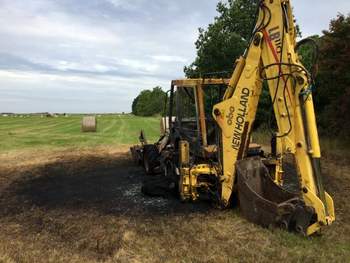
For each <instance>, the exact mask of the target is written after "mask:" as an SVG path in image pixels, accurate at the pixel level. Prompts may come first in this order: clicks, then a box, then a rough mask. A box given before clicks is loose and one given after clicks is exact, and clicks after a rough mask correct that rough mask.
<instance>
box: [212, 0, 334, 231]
mask: <svg viewBox="0 0 350 263" xmlns="http://www.w3.org/2000/svg"><path fill="white" fill-rule="evenodd" d="M290 2H291V1H289V0H274V1H260V3H259V16H258V19H257V23H256V26H255V29H254V32H253V36H252V40H251V42H250V45H249V47H248V49H247V51H246V52H245V55H244V56H243V57H241V58H240V59H239V60H238V61H237V65H236V68H235V71H234V73H233V76H232V78H231V81H230V86H229V88H228V89H227V91H226V93H225V96H224V99H223V101H222V102H221V103H219V104H217V105H215V106H214V109H213V117H214V118H215V120H216V122H217V124H218V125H219V126H220V128H221V130H222V153H223V154H222V155H223V174H222V191H221V199H222V203H223V205H224V206H226V205H228V204H229V201H230V199H231V195H232V193H233V192H234V191H235V190H238V192H240V191H241V189H239V187H241V185H240V184H235V182H237V178H236V175H238V174H242V172H244V171H247V170H249V169H252V168H251V167H250V166H251V165H247V164H243V167H245V169H243V171H241V173H237V171H236V168H237V167H238V164H239V163H240V162H241V160H243V159H244V158H245V157H246V152H247V149H248V145H249V141H250V133H251V129H252V125H253V123H254V119H255V115H256V111H257V106H258V102H259V97H260V94H261V90H262V86H263V82H264V81H265V82H266V83H267V84H268V87H269V91H270V95H271V99H272V105H273V111H274V114H275V119H276V122H277V127H278V131H277V133H276V135H275V140H276V143H277V149H276V155H277V156H280V157H283V156H284V155H286V154H290V155H292V156H294V159H295V165H296V167H297V169H296V170H297V175H298V179H299V182H300V189H299V190H300V193H299V195H296V196H294V197H293V198H298V197H300V201H302V202H303V207H304V208H305V209H304V210H305V211H306V210H307V212H305V213H309V214H312V215H311V216H309V222H307V223H304V224H307V228H306V229H305V231H304V232H305V234H307V235H310V234H312V233H314V232H315V231H318V230H319V229H320V227H321V226H323V225H328V224H330V223H331V222H332V221H334V206H333V201H332V198H331V197H330V196H329V194H328V193H327V192H325V190H324V188H323V184H322V177H321V172H320V171H321V170H320V158H321V154H320V146H319V139H318V134H317V126H316V119H315V112H314V106H313V99H312V94H311V86H312V85H313V82H312V81H313V80H312V76H311V74H310V73H308V71H307V70H306V69H305V67H304V66H303V65H302V64H301V62H300V60H299V56H298V54H297V53H296V27H295V25H294V19H293V15H292V7H291V3H290ZM248 166H249V167H250V168H248ZM257 166H259V165H257ZM256 169H260V168H259V167H256ZM241 170H242V169H241ZM260 170H261V169H260ZM263 172H264V171H263ZM252 173H253V172H252ZM281 173H283V171H282V167H281V165H277V166H276V174H277V175H278V174H281ZM247 176H248V177H249V174H248V175H246V177H247ZM242 177H244V176H243V175H242ZM245 179H246V180H245V182H249V179H248V178H245ZM239 181H240V180H238V182H239ZM276 182H277V183H279V184H281V186H282V179H281V178H279V179H276ZM253 183H257V181H255V182H253ZM259 183H262V182H259ZM248 186H249V185H248ZM235 187H237V188H238V189H235ZM251 191H252V193H254V192H255V191H253V190H252V189H251ZM260 192H262V191H260ZM255 194H256V192H255ZM275 196H276V195H275ZM263 199H264V197H261V200H263ZM272 199H273V196H272ZM287 200H288V198H287ZM270 201H271V200H270ZM285 201H286V200H284V202H285ZM247 205H249V204H246V206H247ZM252 209H253V207H251V208H250V209H246V210H247V211H248V210H249V211H251V210H252ZM316 217H317V218H316ZM304 228H305V227H304ZM299 230H300V229H299Z"/></svg>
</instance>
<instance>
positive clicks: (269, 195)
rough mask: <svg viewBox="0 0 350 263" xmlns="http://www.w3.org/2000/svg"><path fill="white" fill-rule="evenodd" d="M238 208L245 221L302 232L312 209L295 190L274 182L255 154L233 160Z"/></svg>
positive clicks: (304, 232)
mask: <svg viewBox="0 0 350 263" xmlns="http://www.w3.org/2000/svg"><path fill="white" fill-rule="evenodd" d="M236 170H237V176H238V189H239V193H238V195H239V202H240V209H241V211H242V214H243V216H244V217H246V218H247V219H248V220H249V221H251V222H253V223H256V224H259V225H261V226H263V227H270V226H273V227H280V228H283V229H285V230H288V231H295V232H298V233H300V234H303V235H306V229H307V228H308V226H310V225H311V222H312V220H313V217H314V212H313V210H312V209H310V207H307V206H306V205H305V203H304V201H303V200H302V199H301V198H300V197H299V196H298V194H296V193H291V192H288V191H286V190H284V189H283V188H281V187H280V186H278V185H277V184H275V183H274V182H273V180H272V178H271V177H270V175H269V172H268V169H267V168H266V167H265V165H264V164H263V162H262V161H261V159H260V158H259V157H253V158H247V159H244V160H242V161H238V162H237V164H236Z"/></svg>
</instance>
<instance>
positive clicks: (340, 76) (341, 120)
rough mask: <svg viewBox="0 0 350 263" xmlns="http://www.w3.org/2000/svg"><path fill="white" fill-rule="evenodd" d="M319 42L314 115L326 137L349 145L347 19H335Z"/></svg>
mask: <svg viewBox="0 0 350 263" xmlns="http://www.w3.org/2000/svg"><path fill="white" fill-rule="evenodd" d="M323 34H324V36H323V37H322V38H321V39H320V63H319V77H318V79H317V83H318V91H317V94H316V95H317V97H316V99H317V111H318V112H319V114H318V115H319V123H320V125H321V127H322V130H323V131H324V132H327V133H328V134H329V135H340V136H342V137H344V138H347V140H348V141H350V138H349V137H350V136H349V130H350V118H349V116H350V99H349V98H350V45H349V43H350V15H348V16H344V15H338V17H337V18H336V19H334V20H332V21H331V23H330V28H329V30H328V31H323Z"/></svg>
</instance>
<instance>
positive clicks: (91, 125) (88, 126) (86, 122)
mask: <svg viewBox="0 0 350 263" xmlns="http://www.w3.org/2000/svg"><path fill="white" fill-rule="evenodd" d="M81 131H82V132H96V131H97V121H96V117H95V116H85V117H83V120H82V122H81Z"/></svg>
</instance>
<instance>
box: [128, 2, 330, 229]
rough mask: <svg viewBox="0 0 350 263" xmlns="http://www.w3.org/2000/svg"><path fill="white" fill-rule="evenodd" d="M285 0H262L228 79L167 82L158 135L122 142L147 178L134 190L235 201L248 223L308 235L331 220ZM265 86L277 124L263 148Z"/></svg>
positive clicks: (306, 78)
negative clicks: (257, 123) (260, 123)
mask: <svg viewBox="0 0 350 263" xmlns="http://www.w3.org/2000/svg"><path fill="white" fill-rule="evenodd" d="M290 2H291V1H289V0H262V1H260V2H259V10H258V17H257V22H256V26H255V28H254V31H253V33H252V38H251V41H250V43H249V46H248V47H247V49H246V51H245V53H244V54H243V56H242V57H240V58H239V59H238V60H237V61H236V63H235V69H234V72H233V75H232V77H231V78H230V79H209V78H207V79H205V78H200V79H185V80H176V81H172V83H171V90H170V96H169V101H167V102H166V103H165V104H166V111H167V118H166V120H168V121H167V122H166V125H167V127H166V129H165V130H166V132H165V134H164V135H163V136H162V137H161V138H160V140H159V141H158V142H157V143H156V144H147V141H146V138H145V135H144V134H143V133H141V136H140V140H141V142H142V145H140V146H135V147H132V148H131V152H132V154H133V156H134V158H135V160H136V161H137V162H138V163H140V164H142V165H143V166H144V167H145V171H146V173H147V174H149V176H148V177H147V178H148V179H147V180H145V182H144V184H143V189H142V190H143V192H144V193H147V194H151V195H152V194H153V195H163V194H166V193H167V192H171V191H174V192H177V193H178V195H179V197H180V198H181V199H182V200H183V201H196V200H199V199H209V200H211V201H212V202H213V203H215V204H217V205H219V206H220V207H222V208H227V207H229V206H231V205H232V204H236V203H237V204H238V205H239V207H240V210H241V212H242V214H243V216H245V217H246V218H247V219H248V220H250V221H252V222H255V223H257V224H260V225H262V226H265V227H269V226H275V227H281V228H283V229H286V230H289V231H294V232H298V233H301V234H303V235H311V234H313V233H316V232H320V230H321V228H322V227H323V226H327V225H330V224H331V223H332V222H333V221H334V220H335V214H334V205H333V200H332V198H331V196H330V195H329V194H328V193H327V192H326V191H325V190H324V187H323V183H322V176H321V168H320V158H321V152H320V146H319V139H318V134H317V126H316V119H315V112H314V105H313V98H312V89H313V85H314V81H313V78H314V74H313V73H309V72H308V70H306V68H305V67H304V66H303V65H302V64H301V62H300V57H299V56H298V53H297V50H298V47H299V46H300V45H302V44H304V43H306V42H308V41H311V40H304V41H302V42H301V43H299V44H297V43H296V33H297V32H296V27H295V24H294V18H293V14H292V7H291V3H290ZM264 83H266V85H267V86H268V89H269V92H270V95H271V99H272V107H273V112H274V116H275V121H276V126H277V129H276V130H277V131H276V132H275V133H274V134H273V136H272V140H271V153H269V154H267V153H265V152H263V151H262V150H261V147H259V146H258V145H255V144H252V143H251V131H252V126H253V123H254V120H255V116H256V112H257V108H258V102H259V97H260V94H261V92H262V88H263V85H264Z"/></svg>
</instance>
